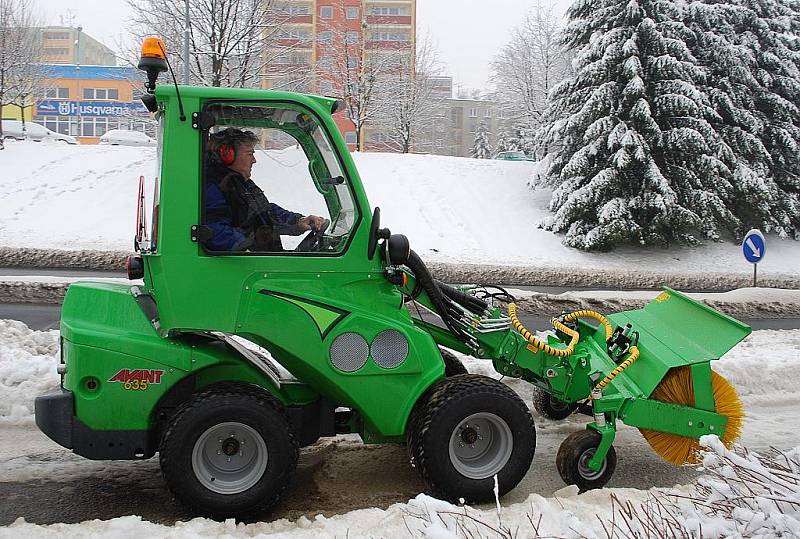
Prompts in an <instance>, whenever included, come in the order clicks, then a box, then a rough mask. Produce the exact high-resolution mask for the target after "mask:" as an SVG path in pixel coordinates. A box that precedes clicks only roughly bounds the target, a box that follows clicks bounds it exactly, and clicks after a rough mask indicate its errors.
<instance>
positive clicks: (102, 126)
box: [81, 118, 118, 137]
mask: <svg viewBox="0 0 800 539" xmlns="http://www.w3.org/2000/svg"><path fill="white" fill-rule="evenodd" d="M81 121H82V124H83V125H82V126H81V136H82V137H102V136H103V135H105V134H106V131H108V118H81ZM116 125H118V123H117V122H115V121H114V120H112V127H116Z"/></svg>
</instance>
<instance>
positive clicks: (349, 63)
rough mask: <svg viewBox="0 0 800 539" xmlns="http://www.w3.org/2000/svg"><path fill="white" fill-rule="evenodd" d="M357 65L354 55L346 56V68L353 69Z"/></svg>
mask: <svg viewBox="0 0 800 539" xmlns="http://www.w3.org/2000/svg"><path fill="white" fill-rule="evenodd" d="M357 67H358V58H357V57H355V56H348V57H347V68H348V69H355V68H357Z"/></svg>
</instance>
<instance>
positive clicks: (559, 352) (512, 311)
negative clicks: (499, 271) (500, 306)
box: [508, 303, 580, 357]
mask: <svg viewBox="0 0 800 539" xmlns="http://www.w3.org/2000/svg"><path fill="white" fill-rule="evenodd" d="M508 317H509V318H510V319H511V325H512V326H514V329H516V330H517V331H518V332H519V334H520V335H522V336H523V337H524V338H525V340H526V341H528V343H529V344H530V345H531V346H533V347H534V348H536V349H537V350H541V351H542V352H544V353H545V354H547V355H548V356H555V357H569V356H571V355H572V353H573V352H574V351H575V345H576V344H578V340H579V339H580V335H579V334H578V332H577V331H575V330H573V329H570V328H568V327H567V326H565V325H564V324H562V323H561V322H559V321H558V320H556V319H555V318H554V319H553V320H551V323H552V324H553V327H554V328H556V329H557V330H559V331H562V332H564V333H566V334H567V335H569V336H570V337H571V340H570V342H569V345H568V346H567V347H566V348H553V347H552V346H550V345H549V344H547V343H545V342H542V341H540V340H539V339H537V338H536V336H534V335H533V334H532V333H531V332H530V331H528V330H527V328H526V327H525V326H523V325H522V322H520V321H519V318H517V304H516V303H509V304H508Z"/></svg>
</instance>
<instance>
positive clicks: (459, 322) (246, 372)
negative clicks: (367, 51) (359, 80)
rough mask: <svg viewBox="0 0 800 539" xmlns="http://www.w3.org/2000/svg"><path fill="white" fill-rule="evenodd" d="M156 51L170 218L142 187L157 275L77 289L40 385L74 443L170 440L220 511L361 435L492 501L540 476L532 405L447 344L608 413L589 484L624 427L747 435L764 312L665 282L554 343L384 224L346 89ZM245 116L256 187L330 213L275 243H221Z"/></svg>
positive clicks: (133, 268)
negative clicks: (638, 303)
mask: <svg viewBox="0 0 800 539" xmlns="http://www.w3.org/2000/svg"><path fill="white" fill-rule="evenodd" d="M140 68H141V69H143V70H144V71H146V73H147V79H148V80H147V83H146V86H145V87H146V88H147V90H148V93H147V94H146V95H145V97H144V98H143V101H144V102H145V105H146V106H147V107H148V109H149V110H150V111H151V112H152V113H153V114H154V117H155V118H156V119H157V122H158V146H157V150H156V151H157V158H156V163H155V165H156V170H155V177H156V179H155V182H154V185H155V187H154V189H153V207H152V212H151V220H152V223H151V226H146V223H145V213H146V212H145V207H144V191H145V189H144V188H143V184H141V183H140V196H139V198H138V210H139V211H138V223H137V230H138V231H137V234H136V239H135V246H136V250H137V254H136V255H133V256H131V257H129V259H128V275H129V277H130V278H131V279H132V280H139V279H142V283H143V284H131V285H124V284H112V283H108V282H105V283H91V282H81V283H76V284H73V285H72V286H70V287H69V289H68V291H67V294H66V297H65V299H64V304H63V308H62V314H61V358H60V365H59V367H58V372H59V373H60V375H61V387H60V388H59V389H58V390H57V391H56V392H54V393H51V394H47V395H43V396H40V397H38V398H37V399H36V423H37V425H38V426H39V428H40V429H41V430H42V431H43V432H44V433H45V434H47V435H48V436H49V437H50V438H52V439H53V440H54V441H56V442H58V443H59V444H61V445H62V446H64V447H67V448H70V449H72V450H73V451H74V452H75V453H77V454H79V455H82V456H84V457H86V458H89V459H148V458H150V457H152V456H153V455H155V454H156V453H158V454H159V459H160V464H161V469H162V472H163V476H164V479H165V481H166V483H167V485H168V487H169V488H170V490H171V491H172V492H173V493H174V495H175V497H176V498H177V499H178V500H179V501H180V502H182V503H183V504H185V505H186V506H188V507H190V508H191V509H192V510H193V511H196V512H197V513H200V514H206V515H210V516H215V517H229V516H233V517H240V516H244V515H250V514H258V513H259V512H263V511H265V510H266V509H268V508H270V507H271V506H273V505H274V504H276V503H278V502H279V500H280V499H281V496H282V494H283V493H284V491H285V490H286V488H287V486H288V484H289V482H290V479H291V477H292V474H293V472H294V470H295V467H296V465H297V459H298V452H299V448H300V447H303V446H307V445H309V444H312V443H314V442H315V441H316V440H318V439H319V438H320V437H326V436H335V435H337V434H343V433H357V434H358V435H360V437H361V439H362V440H363V441H364V442H365V443H371V444H372V443H399V444H406V445H407V447H408V453H409V457H410V461H411V465H412V466H413V467H414V468H416V470H417V471H418V472H419V474H420V475H421V476H422V478H423V480H424V482H425V484H426V485H427V488H428V490H429V492H430V493H431V494H433V495H435V496H438V497H441V498H444V499H448V500H459V499H463V500H465V501H466V502H481V501H486V500H490V499H492V498H493V497H494V488H495V482H496V484H497V488H498V490H499V494H500V495H503V494H505V493H506V492H508V491H509V490H511V489H512V488H514V487H515V486H516V485H517V484H518V483H519V482H520V480H521V479H522V478H523V477H524V476H525V474H526V473H527V471H528V469H529V467H530V464H531V461H532V459H533V454H534V448H535V443H536V437H535V429H534V422H533V418H532V416H531V413H530V411H529V409H528V407H527V405H526V404H525V403H524V402H523V401H522V400H521V399H520V397H519V396H518V395H517V394H516V393H515V392H513V391H512V390H510V389H509V388H508V387H507V386H506V385H504V384H503V383H502V382H500V381H498V380H495V379H492V378H489V377H485V376H479V375H474V374H468V373H467V372H466V370H465V369H464V366H463V365H462V364H461V363H460V362H459V360H458V359H457V358H456V357H455V355H454V354H452V353H451V352H449V351H448V350H447V349H451V350H455V351H458V352H461V353H463V354H467V355H470V356H473V357H476V358H480V359H485V360H487V361H491V362H492V364H493V367H494V369H495V370H496V371H497V372H498V373H500V374H502V375H503V376H507V377H513V378H521V379H524V380H526V381H528V382H529V383H531V384H533V385H534V386H535V387H536V388H537V394H536V398H535V401H534V403H533V404H534V406H535V407H536V408H537V409H538V410H539V412H540V413H542V414H543V415H545V416H547V417H550V418H553V419H561V418H564V417H566V416H568V415H569V414H571V413H585V414H586V415H587V416H589V419H590V422H589V423H588V424H587V425H586V428H585V429H584V430H582V431H580V432H576V433H574V434H572V435H571V436H569V437H567V438H566V439H565V441H564V442H563V444H562V446H561V447H560V449H559V451H558V456H557V462H556V465H557V468H558V471H559V473H560V475H561V477H562V478H563V479H564V480H565V482H567V483H569V484H574V485H577V486H578V487H579V488H580V489H581V490H587V489H592V488H599V487H602V486H603V485H605V484H606V483H607V482H608V480H609V478H610V477H611V475H612V474H613V472H614V468H615V465H616V455H615V452H614V447H613V445H612V444H613V442H614V437H615V432H616V425H617V422H618V421H622V422H623V423H625V424H627V425H631V426H634V427H637V428H639V429H641V431H642V433H643V434H644V435H645V437H646V439H647V441H648V442H649V443H650V444H651V446H652V447H653V448H654V449H655V450H656V451H657V452H658V453H659V454H661V455H662V456H664V457H665V458H666V459H667V460H669V461H671V462H674V463H676V464H682V463H686V462H692V461H694V460H695V459H696V458H697V452H698V443H697V441H698V439H699V438H700V437H701V436H703V435H708V434H716V435H718V436H720V438H721V439H722V440H723V441H725V442H726V443H731V442H732V441H733V440H734V439H735V438H736V437H737V436H738V434H739V431H740V428H741V422H742V417H743V411H742V406H741V402H740V400H739V399H738V397H737V395H736V392H735V391H734V390H733V389H732V388H731V387H730V385H729V384H728V383H727V382H726V381H725V380H724V379H722V378H721V377H720V376H718V375H717V374H716V373H715V372H714V371H712V369H711V360H714V359H718V358H719V357H721V356H722V355H723V354H724V353H725V352H727V351H728V350H729V349H730V348H732V347H733V346H734V345H735V344H736V343H738V342H739V341H740V340H742V339H743V338H744V337H745V336H747V335H748V334H749V332H750V328H749V327H747V326H745V325H743V324H741V323H739V322H737V321H736V320H733V319H731V318H729V317H727V316H725V315H723V314H720V313H718V312H716V311H714V310H712V309H710V308H708V307H706V306H705V305H702V304H700V303H697V302H695V301H693V300H691V299H690V298H688V297H686V296H684V295H682V294H680V293H679V292H675V291H672V290H665V291H664V292H662V293H661V294H660V295H659V296H658V297H656V298H655V299H654V300H653V301H652V302H651V303H650V304H648V305H647V306H646V307H644V308H643V309H640V310H634V311H627V312H621V313H617V314H613V315H609V316H608V318H606V317H604V316H602V315H600V314H599V313H596V312H592V311H579V312H576V313H569V314H562V315H560V316H558V317H556V318H554V319H553V325H554V332H553V333H552V334H550V335H549V336H548V337H547V338H546V339H538V338H537V337H535V336H534V335H532V334H531V333H530V332H529V331H528V330H527V329H525V327H524V326H523V325H522V323H521V322H520V320H519V319H518V318H517V313H516V310H517V307H516V305H515V303H514V298H512V297H511V296H510V295H509V294H508V293H506V292H505V291H504V290H501V289H496V288H492V287H488V286H483V287H482V286H471V287H467V286H461V287H454V286H449V285H446V284H444V283H442V282H439V281H437V280H436V279H435V278H434V277H433V276H432V275H431V274H430V272H429V271H428V269H427V268H426V266H425V264H424V263H423V261H422V260H421V259H420V257H419V256H418V255H417V254H416V253H415V252H414V251H413V250H411V249H410V247H409V242H408V240H407V239H406V238H405V237H404V236H402V235H398V234H392V233H390V232H389V230H387V229H385V228H381V225H380V211H379V209H378V208H375V209H374V211H371V208H370V204H369V202H368V200H367V195H366V193H365V191H364V188H363V186H362V183H361V180H360V178H359V174H358V171H357V170H356V167H355V165H354V163H353V160H352V158H351V155H350V153H349V151H348V149H347V145H346V143H345V141H344V139H343V137H342V136H341V135H340V133H339V129H337V126H336V124H335V122H334V118H333V114H334V113H335V112H336V109H337V101H336V100H334V99H329V98H325V97H318V96H310V95H301V94H295V93H288V92H278V91H267V90H255V89H226V88H208V87H191V86H178V85H177V84H169V85H161V86H158V88H156V79H157V77H158V75H159V73H161V72H163V71H166V69H167V63H166V54H165V53H164V49H163V43H162V42H161V41H160V40H157V39H155V38H148V40H147V41H146V43H145V46H144V47H143V55H142V60H141V63H140ZM230 128H235V129H238V130H241V131H249V132H251V133H253V134H254V135H255V136H257V137H258V143H257V149H258V151H257V152H256V154H255V155H254V156H253V161H255V160H258V161H259V162H260V163H261V165H260V168H257V169H256V171H255V173H254V174H253V181H255V182H259V181H262V182H263V183H261V184H259V187H261V188H263V192H264V193H266V196H268V197H269V198H270V199H271V200H274V201H276V202H280V203H285V204H287V205H288V204H290V203H291V204H293V205H294V206H295V209H298V210H301V211H302V212H303V213H302V215H309V214H312V213H313V215H315V216H319V217H322V218H324V222H323V223H322V224H321V226H319V227H317V228H316V229H312V230H310V231H308V232H307V233H306V236H305V237H303V236H294V235H292V234H285V235H282V236H281V241H279V242H277V243H276V242H272V243H271V247H269V248H263V249H260V248H256V247H255V246H254V247H252V248H247V249H238V250H236V249H234V250H220V249H218V248H215V247H214V245H215V243H214V237H215V236H214V235H215V234H217V233H218V230H215V228H214V225H213V221H214V218H218V217H219V215H218V213H219V212H218V211H217V209H215V208H214V207H213V206H212V205H211V203H210V202H209V199H208V197H209V196H210V194H209V193H210V191H209V189H210V183H211V181H212V178H210V177H209V174H210V172H209V170H210V168H209V165H208V160H209V154H211V153H214V152H217V151H220V148H212V147H211V145H212V140H213V139H214V137H215V134H217V133H220V132H221V131H223V130H226V129H230ZM220 155H221V154H220ZM381 181H385V182H391V181H392V178H391V177H390V176H388V175H387V177H385V178H382V179H381ZM402 188H403V187H402V186H399V185H398V186H397V189H402ZM214 212H217V213H216V214H215V213H214ZM212 214H213V215H212ZM276 233H277V232H276ZM298 240H299V241H298ZM276 245H277V247H276ZM410 307H411V308H410ZM414 307H416V308H414Z"/></svg>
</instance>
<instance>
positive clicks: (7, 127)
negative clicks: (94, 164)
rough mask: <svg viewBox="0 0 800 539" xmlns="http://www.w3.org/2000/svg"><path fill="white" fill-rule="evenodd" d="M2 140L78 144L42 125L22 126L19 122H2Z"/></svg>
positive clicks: (30, 123)
mask: <svg viewBox="0 0 800 539" xmlns="http://www.w3.org/2000/svg"><path fill="white" fill-rule="evenodd" d="M3 138H12V139H16V140H25V139H28V140H32V141H34V142H41V141H43V140H51V141H57V142H66V143H67V144H77V143H78V141H77V139H75V137H71V136H69V135H62V134H61V133H56V132H55V131H50V130H49V129H47V128H46V127H45V126H43V125H42V124H37V123H36V122H25V123H24V124H23V123H22V122H21V121H20V120H3Z"/></svg>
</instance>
